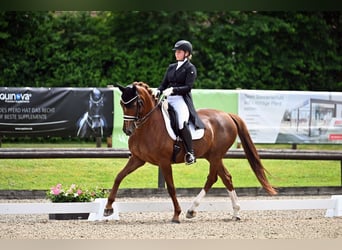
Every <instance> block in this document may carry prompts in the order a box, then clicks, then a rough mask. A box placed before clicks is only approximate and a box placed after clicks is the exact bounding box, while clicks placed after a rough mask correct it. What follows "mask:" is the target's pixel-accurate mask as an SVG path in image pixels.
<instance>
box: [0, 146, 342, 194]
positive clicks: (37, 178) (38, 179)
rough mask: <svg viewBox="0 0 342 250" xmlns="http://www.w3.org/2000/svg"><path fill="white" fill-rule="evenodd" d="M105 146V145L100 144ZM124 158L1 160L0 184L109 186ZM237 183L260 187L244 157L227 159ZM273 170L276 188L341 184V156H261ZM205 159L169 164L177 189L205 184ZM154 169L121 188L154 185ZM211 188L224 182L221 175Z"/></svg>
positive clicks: (142, 171)
mask: <svg viewBox="0 0 342 250" xmlns="http://www.w3.org/2000/svg"><path fill="white" fill-rule="evenodd" d="M256 146H257V148H259V149H260V148H287V149H290V148H291V145H286V144H285V145H278V144H277V145H274V144H257V145H256ZM2 147H3V148H38V147H46V148H67V147H73V148H80V147H90V148H93V147H95V144H94V143H77V144H72V143H64V144H63V143H56V144H55V143H54V144H51V143H37V144H30V143H21V144H19V143H8V144H7V143H3V144H2ZM103 147H105V145H103ZM297 148H298V149H321V150H340V149H341V145H309V144H308V145H298V147H297ZM126 162H127V159H2V160H1V161H0V189H2V190H6V189H15V190H26V189H27V190H47V189H49V188H50V187H51V186H53V185H56V184H57V183H62V184H63V185H69V184H72V183H76V184H79V185H82V186H85V187H90V188H92V187H96V186H97V187H102V188H111V187H112V185H113V181H114V178H115V176H116V175H117V173H118V172H119V171H120V170H121V169H122V168H123V167H124V165H125V164H126ZM224 162H225V165H226V167H227V168H228V171H229V172H230V173H231V175H232V176H233V183H234V186H235V187H259V186H260V184H259V183H258V181H257V180H256V177H255V175H254V173H253V172H252V170H251V168H250V166H249V164H248V162H247V160H246V159H225V160H224ZM262 162H263V164H264V166H265V168H266V169H267V170H268V171H269V172H270V173H271V176H269V180H270V182H271V184H272V185H274V186H276V187H305V186H341V169H340V164H341V163H340V162H339V161H304V160H301V161H299V160H262ZM207 175H208V163H207V162H206V161H205V160H203V159H198V162H197V163H196V164H194V165H191V166H186V165H184V164H178V165H174V166H173V176H174V182H175V186H176V187H177V188H193V187H203V185H204V183H205V181H206V178H207ZM157 187H158V168H157V167H156V166H153V165H151V164H146V165H145V166H143V167H141V168H139V169H138V170H136V171H135V172H134V173H132V174H130V175H128V176H127V177H126V178H125V179H124V180H123V182H122V183H121V186H120V188H157ZM213 187H224V186H223V184H222V182H221V180H220V179H219V180H218V181H217V182H216V183H215V184H214V186H213Z"/></svg>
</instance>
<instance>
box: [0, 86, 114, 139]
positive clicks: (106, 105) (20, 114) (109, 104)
mask: <svg viewBox="0 0 342 250" xmlns="http://www.w3.org/2000/svg"><path fill="white" fill-rule="evenodd" d="M0 107H1V108H0V136H8V137H20V136H28V137H37V136H44V137H49V136H61V137H80V138H89V137H93V138H95V137H108V136H111V134H112V131H113V109H114V105H113V90H112V89H110V88H0Z"/></svg>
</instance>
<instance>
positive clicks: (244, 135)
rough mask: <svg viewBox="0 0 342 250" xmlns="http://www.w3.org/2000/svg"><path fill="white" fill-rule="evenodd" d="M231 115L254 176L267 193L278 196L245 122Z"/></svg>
mask: <svg viewBox="0 0 342 250" xmlns="http://www.w3.org/2000/svg"><path fill="white" fill-rule="evenodd" d="M229 115H230V117H231V118H232V119H233V121H234V122H235V124H236V126H237V129H238V135H239V138H240V140H241V144H242V147H243V150H244V151H245V155H246V157H247V159H248V162H249V164H250V166H251V167H252V170H253V172H254V174H255V175H256V177H257V178H258V180H259V182H260V184H261V185H262V186H263V188H264V189H265V190H266V191H267V193H269V194H271V195H275V194H277V191H276V190H275V189H274V188H273V187H272V186H271V184H270V183H269V181H268V179H267V176H266V172H267V170H266V169H265V168H264V166H263V165H262V163H261V161H260V157H259V154H258V152H257V150H256V148H255V145H254V143H253V141H252V138H251V136H250V134H249V132H248V129H247V126H246V124H245V122H244V121H243V120H242V119H241V118H240V117H239V116H237V115H234V114H229Z"/></svg>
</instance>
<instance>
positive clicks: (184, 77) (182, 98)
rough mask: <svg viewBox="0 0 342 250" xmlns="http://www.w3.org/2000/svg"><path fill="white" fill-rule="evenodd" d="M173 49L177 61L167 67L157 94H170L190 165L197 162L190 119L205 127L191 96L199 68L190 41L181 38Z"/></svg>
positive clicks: (186, 159) (198, 126) (196, 126)
mask: <svg viewBox="0 0 342 250" xmlns="http://www.w3.org/2000/svg"><path fill="white" fill-rule="evenodd" d="M173 50H174V51H175V57H176V60H177V62H176V63H173V64H170V65H169V67H168V68H167V70H166V73H165V75H164V79H163V81H162V82H161V84H160V86H159V88H158V89H157V93H156V96H158V95H159V94H160V93H163V94H164V95H165V96H168V99H167V100H168V103H169V104H170V105H172V106H173V108H174V109H175V111H176V113H177V119H178V128H179V131H180V133H179V134H180V137H181V139H182V140H183V143H184V146H185V150H186V154H185V163H186V164H187V165H189V164H193V163H195V162H196V158H195V154H194V151H193V148H192V136H191V133H190V129H189V121H191V122H192V123H193V124H194V126H195V128H196V129H200V128H204V124H203V122H202V121H201V120H200V119H199V117H198V115H197V113H196V110H195V107H194V104H193V101H192V96H191V89H192V87H193V85H194V82H195V79H196V76H197V70H196V67H195V65H193V64H192V63H191V62H190V59H191V57H192V45H191V43H190V42H189V41H186V40H180V41H178V42H176V44H175V45H174V48H173Z"/></svg>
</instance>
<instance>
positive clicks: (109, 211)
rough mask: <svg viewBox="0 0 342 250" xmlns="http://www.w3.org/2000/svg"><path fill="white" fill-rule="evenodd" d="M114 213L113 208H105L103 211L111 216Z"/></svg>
mask: <svg viewBox="0 0 342 250" xmlns="http://www.w3.org/2000/svg"><path fill="white" fill-rule="evenodd" d="M113 213H114V209H113V208H105V210H104V211H103V216H110V215H112V214H113Z"/></svg>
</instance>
